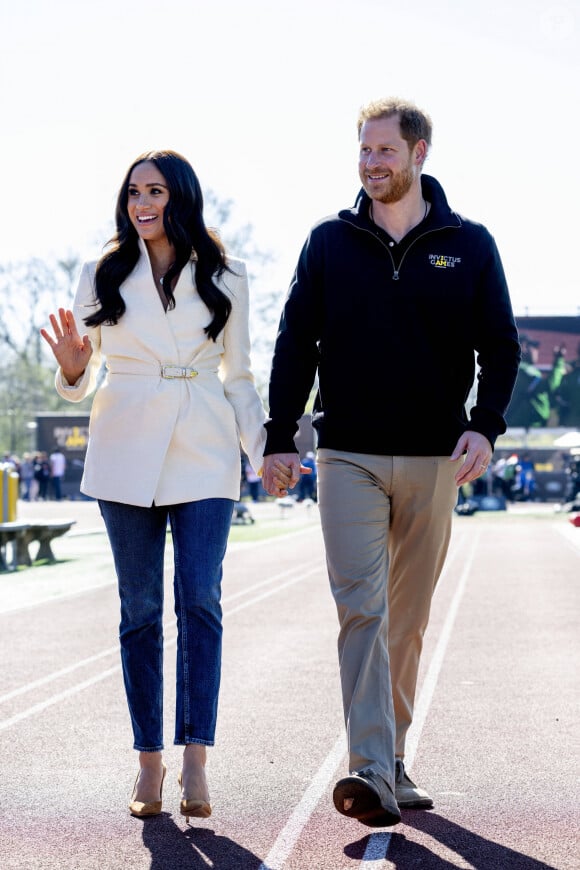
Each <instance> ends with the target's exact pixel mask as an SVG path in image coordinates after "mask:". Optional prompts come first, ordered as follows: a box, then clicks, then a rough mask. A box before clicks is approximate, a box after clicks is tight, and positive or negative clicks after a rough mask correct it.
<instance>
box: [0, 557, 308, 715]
mask: <svg viewBox="0 0 580 870" xmlns="http://www.w3.org/2000/svg"><path fill="white" fill-rule="evenodd" d="M321 568H322V562H321V563H320V564H319V565H317V566H314V567H312V566H310V567H309V569H308V570H307V571H300V573H298V574H297V576H295V577H293V578H292V579H290V580H288V581H287V582H286V583H281V584H279V585H276V586H274V587H272V588H271V589H269V590H267V591H265V592H262V593H261V594H260V595H254V596H253V597H252V598H249V599H247V600H246V601H243V602H241V603H240V604H238V605H237V606H235V607H233V608H231V609H227V610H224V614H223V615H224V618H225V617H229V616H233V615H234V614H235V613H238V612H239V611H240V610H244V609H245V608H246V607H251V606H252V605H253V604H258V603H259V602H260V601H263V600H264V599H265V598H269V597H270V596H272V595H276V594H277V593H278V592H281V591H282V590H283V589H287V588H288V587H290V586H294V585H295V584H296V583H300V582H301V581H302V580H306V579H307V578H308V577H310V576H312V574H315V573H317V572H320V570H321ZM294 571H296V569H294ZM288 573H290V572H288V571H285V572H282V573H281V574H278V575H275V576H274V577H271V578H270V579H269V580H266V581H264V582H262V583H257V584H255V585H254V586H253V587H250V589H253V588H257V587H262V586H264V585H265V584H267V583H275V582H276V580H277V579H278V578H279V577H282V576H286V575H287V574H288ZM236 598H239V594H238V593H235V594H234V595H231V596H228V598H226V599H224V604H227V602H228V601H231V600H233V599H236ZM171 628H173V624H172V623H167V624H166V626H164V630H167V629H171ZM176 641H177V636H176V635H174V636H173V637H172V638H166V639H165V642H164V647H165V648H166V649H167V648H169V647H171V646H172V645H173V644H175V643H176ZM118 649H119V647H118V646H115V647H110V648H109V649H108V650H103V652H101V653H97V654H96V655H94V656H90V657H89V658H87V659H83V660H82V661H80V662H77V663H76V664H74V665H70V666H69V667H68V668H62V669H61V670H59V671H55V672H54V673H53V674H49V675H48V676H46V677H42V678H41V679H39V680H34V682H32V683H27V684H26V685H25V686H21V687H19V688H18V689H14V690H13V691H12V692H8V693H7V694H6V695H2V696H1V697H0V703H2V702H4V701H8V700H10V699H11V698H14V697H16V696H18V695H22V694H24V693H25V692H29V691H32V690H33V689H35V688H38V687H39V686H41V685H46V684H47V683H49V682H52V681H54V680H56V679H58V678H59V677H61V676H65V675H66V674H68V673H71V672H72V671H74V670H77V669H78V668H80V667H84V666H85V665H88V664H91V663H93V662H95V661H98V660H99V659H101V658H103V657H105V656H107V655H111V654H113V653H116V652H118ZM120 670H121V665H120V664H116V665H114V666H113V667H111V668H107V669H106V670H105V671H101V672H100V673H98V674H95V676H93V677H91V678H89V679H87V680H83V681H82V682H81V683H76V684H75V685H74V686H71V687H70V688H68V689H65V690H64V691H62V692H58V693H57V694H56V695H51V696H50V697H49V698H47V699H46V700H45V701H41V702H40V703H38V704H34V705H33V706H32V707H28V708H27V709H26V710H23V711H22V712H21V713H16V714H15V715H14V716H10V717H9V718H8V719H4V720H0V731H4V730H6V729H7V728H10V727H11V726H12V725H15V724H16V723H17V722H21V721H22V720H23V719H28V718H29V717H30V716H34V715H36V714H37V713H40V712H41V711H42V710H45V709H46V708H47V707H51V706H53V705H54V704H58V703H59V701H63V700H66V699H67V698H69V697H70V696H71V695H74V694H76V693H77V692H82V691H83V689H86V688H88V687H89V686H92V685H94V684H95V683H98V682H100V681H101V680H106V679H107V677H110V676H112V675H113V674H115V673H117V672H118V671H120Z"/></svg>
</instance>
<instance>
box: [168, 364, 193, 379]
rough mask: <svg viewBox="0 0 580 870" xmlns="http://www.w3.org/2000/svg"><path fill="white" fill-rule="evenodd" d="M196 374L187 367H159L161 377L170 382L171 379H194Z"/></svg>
mask: <svg viewBox="0 0 580 870" xmlns="http://www.w3.org/2000/svg"><path fill="white" fill-rule="evenodd" d="M196 375H197V372H196V370H195V369H190V368H189V367H188V366H170V365H163V366H161V377H162V378H167V379H168V380H171V379H172V378H195V377H196Z"/></svg>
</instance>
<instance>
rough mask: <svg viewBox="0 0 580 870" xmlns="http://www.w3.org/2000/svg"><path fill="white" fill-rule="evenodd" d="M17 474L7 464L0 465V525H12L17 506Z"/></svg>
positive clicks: (11, 466) (12, 467)
mask: <svg viewBox="0 0 580 870" xmlns="http://www.w3.org/2000/svg"><path fill="white" fill-rule="evenodd" d="M18 482H19V477H18V472H17V471H16V470H15V469H14V466H13V465H10V464H9V463H0V523H13V522H14V521H15V519H16V507H17V505H18Z"/></svg>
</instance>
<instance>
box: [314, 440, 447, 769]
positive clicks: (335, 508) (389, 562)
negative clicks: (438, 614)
mask: <svg viewBox="0 0 580 870" xmlns="http://www.w3.org/2000/svg"><path fill="white" fill-rule="evenodd" d="M462 462H463V459H459V460H457V461H456V462H451V461H450V460H449V457H448V456H435V457H433V456H376V455H371V454H364V453H350V452H345V451H337V450H330V449H327V448H325V449H319V451H318V501H319V507H320V516H321V521H322V531H323V535H324V543H325V548H326V560H327V567H328V575H329V579H330V586H331V590H332V594H333V596H334V600H335V603H336V607H337V612H338V621H339V627H340V628H339V635H338V656H339V665H340V678H341V685H342V697H343V706H344V716H345V724H346V731H347V742H348V751H349V768H350V770H351V772H352V771H355V770H362V769H363V768H371V769H373V770H376V771H377V772H378V773H380V774H381V776H383V778H384V779H385V780H386V781H387V782H388V783H389V784H390V785H391V786H393V784H394V768H395V758H401V759H402V758H404V754H405V738H406V734H407V731H408V728H409V726H410V724H411V721H412V718H413V704H414V699H415V689H416V684H417V672H418V669H419V659H420V656H421V649H422V645H423V635H424V632H425V629H426V627H427V622H428V620H429V611H430V607H431V598H432V596H433V592H434V590H435V585H436V583H437V580H438V578H439V575H440V573H441V569H442V568H443V563H444V561H445V556H446V554H447V548H448V545H449V538H450V534H451V522H452V516H453V508H454V506H455V504H456V503H457V486H456V484H455V480H454V476H455V473H456V471H457V469H458V467H459V465H460V464H461V463H462Z"/></svg>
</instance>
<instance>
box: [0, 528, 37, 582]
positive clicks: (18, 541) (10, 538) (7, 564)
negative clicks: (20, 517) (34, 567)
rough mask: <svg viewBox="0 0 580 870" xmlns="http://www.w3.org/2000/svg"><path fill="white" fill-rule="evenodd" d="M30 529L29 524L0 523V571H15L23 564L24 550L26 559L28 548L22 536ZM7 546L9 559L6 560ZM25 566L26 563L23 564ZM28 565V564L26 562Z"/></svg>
mask: <svg viewBox="0 0 580 870" xmlns="http://www.w3.org/2000/svg"><path fill="white" fill-rule="evenodd" d="M29 528H30V523H20V522H18V521H16V520H15V521H13V522H8V523H0V571H16V569H17V568H18V566H19V565H21V564H23V563H22V562H21V559H22V558H23V554H24V550H25V551H26V556H25V558H26V557H28V559H30V557H29V556H28V547H27V545H26V544H25V542H24V540H25V539H24V535H25V534H26V532H27V531H28V529H29ZM7 545H10V547H11V551H12V552H11V559H10V561H8V560H7V550H6V547H7ZM25 564H26V563H25ZM28 564H30V562H28Z"/></svg>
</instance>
